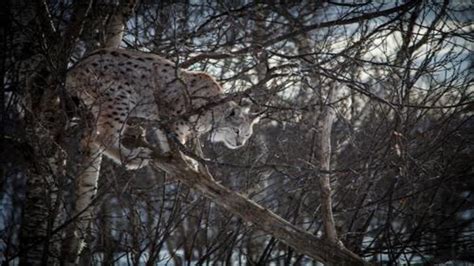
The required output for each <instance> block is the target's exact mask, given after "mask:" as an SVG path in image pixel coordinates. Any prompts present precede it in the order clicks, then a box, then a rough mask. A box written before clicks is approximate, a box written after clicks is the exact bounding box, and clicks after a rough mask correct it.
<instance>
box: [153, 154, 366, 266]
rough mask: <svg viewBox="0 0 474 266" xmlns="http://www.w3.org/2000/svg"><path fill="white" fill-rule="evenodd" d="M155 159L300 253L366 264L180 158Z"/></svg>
mask: <svg viewBox="0 0 474 266" xmlns="http://www.w3.org/2000/svg"><path fill="white" fill-rule="evenodd" d="M149 148H152V147H149ZM174 154H179V153H177V152H175V153H174ZM153 159H154V160H153V163H152V166H153V167H155V168H159V169H161V170H164V171H165V172H167V173H168V174H170V175H171V176H172V177H174V178H175V179H177V180H179V181H181V182H183V183H184V184H186V185H187V186H188V187H190V188H193V189H195V190H197V191H199V192H201V193H202V194H203V195H204V196H206V197H207V198H209V199H210V200H211V201H213V202H214V203H215V204H217V205H219V206H220V207H222V208H224V209H226V210H228V211H229V212H231V213H232V214H234V215H236V216H238V217H240V218H242V219H243V220H244V221H245V222H247V223H251V224H252V225H254V226H256V227H258V228H259V229H261V230H263V231H265V232H267V233H269V234H271V235H272V236H273V237H275V238H276V239H278V240H280V241H281V242H283V243H285V244H287V245H289V246H291V247H293V248H294V249H295V250H297V251H298V252H301V253H303V254H305V255H307V256H309V257H311V258H313V259H316V260H318V261H321V262H324V263H329V264H337V265H364V264H365V262H364V261H363V260H362V259H361V258H360V257H359V256H357V255H356V254H354V253H352V252H351V251H349V250H348V249H346V248H344V247H342V246H339V245H334V244H331V243H328V242H326V241H323V240H321V239H318V238H316V236H314V235H312V234H310V233H307V232H305V231H303V230H301V229H299V228H297V227H296V226H294V225H292V224H291V223H289V222H288V221H286V220H284V219H283V218H281V217H279V216H277V215H276V214H274V213H273V212H271V211H270V210H268V209H265V208H264V207H262V206H260V205H258V204H257V203H255V202H253V201H251V200H250V199H248V198H246V197H245V196H243V195H241V194H239V193H237V192H234V191H232V190H230V189H228V188H226V187H224V186H222V185H220V184H218V183H217V182H216V181H214V179H213V178H212V176H210V175H208V174H205V173H199V172H196V171H194V170H193V169H192V168H191V167H189V166H188V165H187V164H186V162H185V161H184V160H182V159H181V157H180V156H179V155H175V156H166V157H165V156H162V155H158V154H155V155H154V156H153Z"/></svg>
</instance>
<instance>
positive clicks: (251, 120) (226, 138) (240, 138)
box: [211, 102, 260, 149]
mask: <svg viewBox="0 0 474 266" xmlns="http://www.w3.org/2000/svg"><path fill="white" fill-rule="evenodd" d="M259 120H260V117H259V116H258V115H255V114H252V113H250V106H248V105H242V106H240V105H238V104H237V103H235V102H228V103H226V104H225V109H224V111H223V113H222V117H221V119H219V121H216V124H215V125H214V128H213V130H212V132H211V141H212V142H222V143H224V144H225V146H227V148H229V149H238V148H240V147H242V146H243V145H245V142H246V141H247V140H248V139H249V138H250V137H251V136H252V133H253V125H254V124H256V123H258V121H259Z"/></svg>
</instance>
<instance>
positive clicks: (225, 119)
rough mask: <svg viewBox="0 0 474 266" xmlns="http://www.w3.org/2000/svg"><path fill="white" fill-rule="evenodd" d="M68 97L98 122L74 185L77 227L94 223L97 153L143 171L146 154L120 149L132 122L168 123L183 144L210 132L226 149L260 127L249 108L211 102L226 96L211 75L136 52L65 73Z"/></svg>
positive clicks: (103, 56) (104, 53)
mask: <svg viewBox="0 0 474 266" xmlns="http://www.w3.org/2000/svg"><path fill="white" fill-rule="evenodd" d="M66 91H67V92H68V93H69V94H71V95H73V96H76V97H78V98H79V99H81V100H82V102H83V103H84V104H85V106H87V107H88V109H89V110H90V112H91V114H92V116H93V117H94V119H95V120H94V124H95V127H94V130H93V132H92V134H90V136H89V137H88V138H87V139H88V140H89V142H88V146H87V147H88V152H89V157H90V162H89V163H90V166H89V167H88V168H87V169H86V170H85V171H84V172H83V173H82V174H81V176H79V178H78V181H77V184H78V185H77V187H76V194H77V199H76V208H75V209H76V213H77V214H78V215H79V219H80V220H81V222H80V223H81V224H82V225H81V226H80V227H83V228H81V229H84V227H85V226H86V223H87V222H86V221H87V220H89V219H90V218H91V211H87V208H88V206H89V204H90V203H91V201H92V198H93V197H94V195H95V191H96V186H97V179H98V176H99V172H100V164H101V160H102V155H103V154H105V155H106V156H107V157H109V158H111V159H112V160H113V161H115V162H116V163H119V164H123V165H125V166H126V167H127V168H128V169H137V168H140V167H143V166H145V165H146V164H147V162H148V160H149V155H150V153H151V151H150V150H148V149H147V148H143V147H138V148H127V147H124V145H122V143H121V135H122V134H123V133H124V132H125V130H126V129H127V122H128V121H129V120H130V119H131V118H141V119H144V120H150V121H170V124H169V125H168V128H169V130H170V131H171V132H172V133H174V135H175V136H176V137H177V139H178V140H179V141H180V142H181V143H182V144H184V143H186V141H187V140H188V139H189V138H190V137H192V136H200V135H202V134H204V133H207V132H210V139H211V141H212V142H222V143H223V144H225V146H227V147H228V148H230V149H236V148H239V147H241V146H243V145H244V144H245V143H246V141H247V140H248V139H249V138H250V136H251V135H252V131H253V129H252V128H253V125H254V124H255V123H256V122H257V121H258V118H256V117H253V116H252V115H251V114H250V113H249V107H243V106H239V105H238V104H237V103H235V102H233V101H227V102H226V101H222V102H224V103H222V104H219V105H216V104H213V103H217V102H219V101H221V100H222V99H224V94H223V89H222V87H221V86H220V85H219V84H218V83H217V82H216V81H215V80H214V79H213V78H212V77H211V76H209V75H208V74H205V73H201V72H192V71H187V70H183V69H179V68H178V67H176V65H175V64H173V63H172V62H171V61H168V60H166V59H164V58H162V57H159V56H157V55H153V54H147V53H143V52H138V51H129V50H122V49H101V50H97V51H95V52H92V53H91V54H90V55H88V56H87V57H86V58H84V59H82V60H81V61H80V62H79V63H77V64H76V65H75V66H74V67H73V68H72V69H71V70H70V71H69V72H68V76H67V80H66ZM154 130H156V134H157V135H158V139H159V140H161V141H160V142H159V146H160V148H161V149H162V150H163V151H166V150H169V146H168V143H167V142H166V139H167V138H166V136H165V134H164V132H163V131H162V130H161V129H160V128H155V129H154ZM163 140H164V141H163ZM77 233H78V232H76V234H77ZM76 237H79V236H77V235H76ZM79 238H81V237H79ZM73 249H76V251H77V250H78V249H80V247H73Z"/></svg>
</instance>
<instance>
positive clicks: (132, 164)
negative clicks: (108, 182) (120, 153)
mask: <svg viewBox="0 0 474 266" xmlns="http://www.w3.org/2000/svg"><path fill="white" fill-rule="evenodd" d="M151 152H152V151H151V150H150V149H147V148H143V147H139V148H136V149H134V150H133V151H131V152H130V154H129V155H128V156H127V159H126V160H125V167H127V169H128V170H135V169H139V168H142V167H144V166H146V165H148V163H149V161H150V158H151V156H150V155H151Z"/></svg>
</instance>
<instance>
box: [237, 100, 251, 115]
mask: <svg viewBox="0 0 474 266" xmlns="http://www.w3.org/2000/svg"><path fill="white" fill-rule="evenodd" d="M252 105H253V103H252V101H251V100H249V99H248V98H242V100H240V107H241V108H242V112H243V113H245V114H249V113H250V108H251V107H252Z"/></svg>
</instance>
